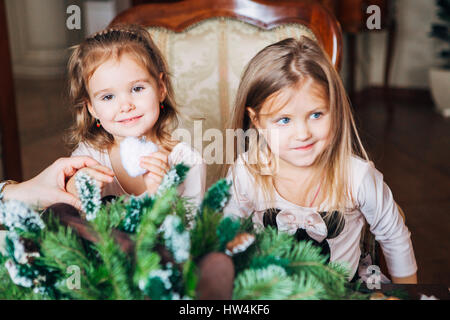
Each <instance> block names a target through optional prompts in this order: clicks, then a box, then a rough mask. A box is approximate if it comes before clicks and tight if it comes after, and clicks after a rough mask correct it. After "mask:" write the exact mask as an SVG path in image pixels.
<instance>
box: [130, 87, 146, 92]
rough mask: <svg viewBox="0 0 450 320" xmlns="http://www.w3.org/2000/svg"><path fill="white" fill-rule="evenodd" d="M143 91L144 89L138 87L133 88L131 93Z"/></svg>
mask: <svg viewBox="0 0 450 320" xmlns="http://www.w3.org/2000/svg"><path fill="white" fill-rule="evenodd" d="M142 90H144V87H141V86H138V87H133V92H140V91H142Z"/></svg>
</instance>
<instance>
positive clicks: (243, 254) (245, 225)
mask: <svg viewBox="0 0 450 320" xmlns="http://www.w3.org/2000/svg"><path fill="white" fill-rule="evenodd" d="M188 170H189V168H188V167H187V166H185V165H182V164H180V165H177V166H175V167H173V168H172V169H171V170H169V172H168V173H167V175H166V176H165V177H164V179H163V183H162V184H161V186H160V188H159V189H158V191H157V193H156V194H155V195H153V196H143V197H130V198H128V199H125V198H124V197H121V198H119V199H117V200H114V201H112V202H111V203H109V204H107V205H98V201H97V200H98V195H99V194H100V190H99V188H98V187H97V186H96V185H95V183H92V180H91V179H90V178H89V177H87V176H83V175H81V174H80V177H79V178H78V187H79V189H80V191H81V192H80V194H81V195H82V197H81V200H82V203H83V210H84V211H85V212H86V219H87V220H88V221H87V222H86V225H87V227H89V228H90V230H92V232H94V234H95V238H96V239H97V241H96V242H95V243H93V242H90V241H88V240H85V239H84V238H81V237H80V236H79V235H78V234H77V233H76V232H74V230H73V229H72V228H71V227H66V226H64V225H62V224H61V223H60V222H59V221H58V220H57V219H56V218H54V217H52V216H50V217H49V218H48V219H47V220H46V221H45V224H44V222H43V221H42V220H41V219H40V217H39V215H38V214H37V213H36V212H34V211H33V210H31V209H29V208H27V207H26V206H25V205H23V204H20V203H18V202H12V203H11V202H7V203H5V204H1V205H0V223H1V224H3V225H4V226H5V227H6V228H7V230H8V236H7V239H6V243H7V247H6V249H7V250H6V252H5V253H2V255H0V298H2V299H144V298H150V299H195V298H196V287H197V284H198V281H199V279H198V263H199V262H200V261H201V259H202V257H204V256H205V255H207V254H208V253H211V252H222V253H227V254H229V255H231V257H232V260H233V263H234V267H235V280H234V290H233V298H234V299H366V298H367V297H368V295H367V294H366V295H364V294H362V293H359V292H357V291H356V290H355V288H353V287H351V286H350V285H349V284H348V282H347V280H346V279H347V277H348V271H347V268H346V266H344V265H341V264H337V263H328V264H327V263H326V260H327V257H325V256H322V255H321V254H320V249H319V248H317V247H315V246H313V244H312V243H311V242H306V241H300V242H298V241H296V240H295V239H294V238H293V237H292V236H290V235H288V234H287V233H283V232H278V231H277V230H276V229H272V228H270V227H269V228H266V229H263V230H254V229H253V223H252V221H251V217H250V218H247V219H242V220H240V219H235V218H231V217H224V216H223V214H222V211H223V208H224V206H225V204H226V203H227V201H228V199H229V197H230V193H229V188H230V183H229V182H227V181H226V180H220V181H218V182H217V183H216V184H215V185H213V186H212V187H211V188H210V189H209V190H208V191H207V192H206V194H205V197H204V199H203V201H202V203H201V204H200V205H199V206H198V208H197V207H195V206H193V205H192V204H191V203H190V202H189V199H184V198H182V197H180V196H179V195H178V193H177V187H178V185H179V184H180V183H182V181H183V179H184V178H185V176H186V174H187V172H188ZM88 216H89V219H88ZM189 224H191V226H189ZM117 230H118V232H119V231H122V232H124V234H126V235H128V237H129V239H130V241H131V243H133V248H132V249H130V250H131V251H129V252H124V251H123V249H122V247H121V245H120V244H119V242H118V241H117V238H116V237H115V232H116V231H117ZM30 248H32V249H33V250H30ZM71 266H77V267H78V268H79V271H80V273H81V274H80V277H79V278H80V283H79V284H80V285H79V288H69V286H68V284H67V283H68V281H69V280H68V279H69V277H70V276H71V274H70V271H68V270H69V269H70V267H71ZM14 268H15V269H14Z"/></svg>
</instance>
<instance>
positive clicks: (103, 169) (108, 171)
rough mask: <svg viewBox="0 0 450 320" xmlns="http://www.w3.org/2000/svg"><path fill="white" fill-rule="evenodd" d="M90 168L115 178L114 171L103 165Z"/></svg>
mask: <svg viewBox="0 0 450 320" xmlns="http://www.w3.org/2000/svg"><path fill="white" fill-rule="evenodd" d="M90 168H92V169H95V170H97V171H100V172H103V173H104V174H107V175H109V176H114V171H113V170H112V169H110V168H108V167H105V166H102V165H96V166H92V167H90Z"/></svg>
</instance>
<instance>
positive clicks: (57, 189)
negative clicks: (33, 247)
mask: <svg viewBox="0 0 450 320" xmlns="http://www.w3.org/2000/svg"><path fill="white" fill-rule="evenodd" d="M95 165H99V163H98V162H97V161H96V160H94V159H92V158H90V157H70V158H60V159H58V160H56V161H55V162H53V163H52V164H51V165H50V166H49V167H47V168H46V169H45V170H44V171H42V172H41V173H40V174H38V175H37V176H36V177H34V178H32V179H30V180H28V181H24V182H22V183H18V184H10V185H7V186H6V187H5V189H4V199H5V200H11V199H14V200H20V201H23V202H25V203H28V204H30V205H36V206H37V207H38V208H39V209H42V208H46V207H48V206H50V205H52V204H55V203H58V202H64V203H67V204H70V205H72V206H74V207H76V208H77V209H81V201H80V200H79V199H77V198H76V197H75V196H73V195H71V194H69V193H68V192H67V191H66V181H67V180H68V179H69V178H71V177H72V176H73V175H74V174H75V173H76V172H77V171H78V170H79V169H81V168H85V167H90V166H95Z"/></svg>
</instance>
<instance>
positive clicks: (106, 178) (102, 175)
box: [80, 168, 114, 183]
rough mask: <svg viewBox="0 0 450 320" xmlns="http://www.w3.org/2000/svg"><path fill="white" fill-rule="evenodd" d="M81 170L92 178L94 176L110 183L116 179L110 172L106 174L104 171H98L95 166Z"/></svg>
mask: <svg viewBox="0 0 450 320" xmlns="http://www.w3.org/2000/svg"><path fill="white" fill-rule="evenodd" d="M80 172H84V173H86V174H88V175H89V176H90V177H91V178H93V179H94V180H96V181H97V182H104V183H110V182H112V181H113V179H114V178H113V177H112V176H110V175H109V174H105V173H103V172H102V171H98V170H97V169H94V168H84V169H82V171H80Z"/></svg>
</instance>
